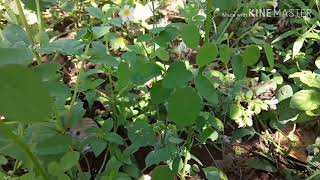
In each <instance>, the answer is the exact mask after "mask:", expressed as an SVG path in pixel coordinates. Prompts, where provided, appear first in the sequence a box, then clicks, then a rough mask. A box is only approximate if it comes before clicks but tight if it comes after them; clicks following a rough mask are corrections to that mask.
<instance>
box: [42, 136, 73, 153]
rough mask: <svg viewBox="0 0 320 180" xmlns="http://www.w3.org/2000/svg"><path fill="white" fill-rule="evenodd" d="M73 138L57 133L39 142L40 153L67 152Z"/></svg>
mask: <svg viewBox="0 0 320 180" xmlns="http://www.w3.org/2000/svg"><path fill="white" fill-rule="evenodd" d="M71 141H72V140H71V138H70V136H67V135H56V136H54V137H51V138H49V139H46V140H45V141H42V142H40V143H38V144H37V146H36V149H37V152H38V154H39V155H57V154H62V153H64V152H66V151H67V150H68V149H69V146H70V145H71Z"/></svg>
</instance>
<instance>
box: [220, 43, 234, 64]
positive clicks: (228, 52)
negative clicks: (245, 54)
mask: <svg viewBox="0 0 320 180" xmlns="http://www.w3.org/2000/svg"><path fill="white" fill-rule="evenodd" d="M232 52H233V50H232V48H229V47H228V46H227V45H225V44H222V45H221V46H220V47H219V54H220V59H221V61H222V62H223V63H224V64H228V63H229V61H230V59H231V57H232Z"/></svg>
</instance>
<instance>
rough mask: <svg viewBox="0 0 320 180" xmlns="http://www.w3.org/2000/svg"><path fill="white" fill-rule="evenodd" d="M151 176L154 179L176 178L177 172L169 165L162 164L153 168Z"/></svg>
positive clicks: (171, 179)
mask: <svg viewBox="0 0 320 180" xmlns="http://www.w3.org/2000/svg"><path fill="white" fill-rule="evenodd" d="M151 177H152V180H163V179H165V180H174V179H175V174H174V173H173V172H172V171H171V169H170V168H169V166H165V165H161V166H157V167H156V168H154V169H153V171H152V173H151Z"/></svg>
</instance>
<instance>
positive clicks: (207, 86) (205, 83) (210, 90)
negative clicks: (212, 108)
mask: <svg viewBox="0 0 320 180" xmlns="http://www.w3.org/2000/svg"><path fill="white" fill-rule="evenodd" d="M195 83H196V88H197V90H198V91H199V93H200V94H201V96H202V97H204V98H205V99H206V100H207V101H208V102H210V103H211V104H213V105H217V104H218V103H219V99H218V94H217V91H216V89H215V88H214V87H213V84H212V83H211V82H210V81H209V79H208V78H206V77H205V76H203V75H201V74H199V75H198V76H197V78H196V82H195Z"/></svg>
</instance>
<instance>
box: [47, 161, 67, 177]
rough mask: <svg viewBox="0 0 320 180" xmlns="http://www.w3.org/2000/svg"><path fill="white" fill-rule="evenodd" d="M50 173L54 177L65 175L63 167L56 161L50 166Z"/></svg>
mask: <svg viewBox="0 0 320 180" xmlns="http://www.w3.org/2000/svg"><path fill="white" fill-rule="evenodd" d="M48 172H49V174H51V175H53V176H59V175H61V174H62V173H64V171H63V169H62V167H61V166H60V164H59V163H57V162H56V161H52V162H50V163H49V165H48Z"/></svg>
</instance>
